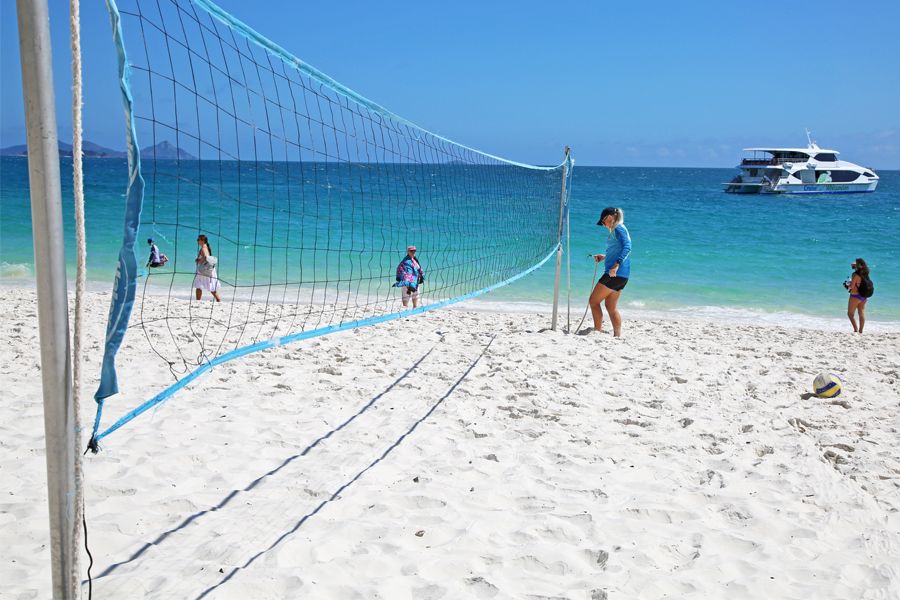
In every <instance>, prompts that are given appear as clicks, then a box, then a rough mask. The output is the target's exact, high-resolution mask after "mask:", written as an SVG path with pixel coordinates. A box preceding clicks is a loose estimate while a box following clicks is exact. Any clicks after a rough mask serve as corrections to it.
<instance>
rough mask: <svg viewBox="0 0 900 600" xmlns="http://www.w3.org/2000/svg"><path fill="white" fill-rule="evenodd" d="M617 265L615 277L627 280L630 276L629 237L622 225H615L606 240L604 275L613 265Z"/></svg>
mask: <svg viewBox="0 0 900 600" xmlns="http://www.w3.org/2000/svg"><path fill="white" fill-rule="evenodd" d="M616 263H619V270H618V271H616V277H624V278H626V279H627V278H628V276H629V275H631V235H630V234H629V233H628V230H627V229H626V228H625V226H624V225H616V228H615V229H613V230H612V231H611V232H610V233H609V236H608V237H607V238H606V261H605V262H604V264H603V267H604V269H605V271H604V273H609V270H610V269H612V268H613V265H615V264H616Z"/></svg>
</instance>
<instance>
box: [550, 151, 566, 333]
mask: <svg viewBox="0 0 900 600" xmlns="http://www.w3.org/2000/svg"><path fill="white" fill-rule="evenodd" d="M564 152H565V156H564V158H563V167H562V185H561V187H560V190H559V227H558V228H557V235H556V240H557V246H556V276H555V279H554V281H553V317H552V319H551V322H550V329H551V330H553V331H556V325H557V321H558V317H559V276H560V272H561V271H562V250H563V248H562V236H563V224H564V223H565V220H566V218H567V216H566V215H567V214H568V211H567V210H566V178H567V177H568V175H569V147H568V146H566V148H565V150H564Z"/></svg>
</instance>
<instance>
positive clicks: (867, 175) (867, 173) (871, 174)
mask: <svg viewBox="0 0 900 600" xmlns="http://www.w3.org/2000/svg"><path fill="white" fill-rule="evenodd" d="M863 175H865V176H866V177H875V175H874V173H869V172H868V171H866V172H865V173H863Z"/></svg>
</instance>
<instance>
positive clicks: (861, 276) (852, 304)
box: [844, 258, 873, 333]
mask: <svg viewBox="0 0 900 600" xmlns="http://www.w3.org/2000/svg"><path fill="white" fill-rule="evenodd" d="M850 266H851V267H853V276H852V277H850V282H849V285H848V284H847V283H845V284H844V287H846V288H847V291H848V292H850V298H849V299H848V300H847V317H848V318H849V319H850V324H851V325H853V331H854V332H855V333H862V332H863V327H865V325H866V301H867V300H868V299H869V296H871V295H872V291H873V290H870V289H868V288H869V287H870V286H872V281H871V280H870V279H869V265H867V264H866V261H864V260H863V259H861V258H857V259H856V262H854V263H853V264H852V265H850ZM857 314H858V315H859V326H857V324H856V315H857Z"/></svg>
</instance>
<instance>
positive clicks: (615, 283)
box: [588, 207, 631, 337]
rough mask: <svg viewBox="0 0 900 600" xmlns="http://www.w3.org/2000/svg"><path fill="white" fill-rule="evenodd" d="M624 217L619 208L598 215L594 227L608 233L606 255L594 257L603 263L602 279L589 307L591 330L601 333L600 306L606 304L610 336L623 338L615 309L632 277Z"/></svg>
mask: <svg viewBox="0 0 900 600" xmlns="http://www.w3.org/2000/svg"><path fill="white" fill-rule="evenodd" d="M624 221H625V213H623V212H622V209H621V208H613V207H609V208H604V209H603V212H602V213H600V220H599V221H597V225H603V226H604V227H606V228H607V229H609V235H608V236H607V237H606V254H595V255H594V260H595V261H597V262H600V261H601V260H605V262H604V265H603V266H604V269H603V277H601V278H600V281H598V282H597V285H596V286H594V291H593V292H591V298H590V300H589V301H588V303H589V304H590V306H591V315H593V317H594V330H596V331H601V330H602V327H603V310H602V309H601V308H600V303H601V302H603V303H605V304H606V312H607V313H609V320H610V322H612V328H613V335H614V336H615V337H619V336H621V335H622V315H620V314H619V309H618V308H617V305H618V303H619V296H621V295H622V290H623V289H624V288H625V285H626V284H627V283H628V277H629V275H631V258H630V257H631V235H629V233H628V229H626V228H625V225H624V224H623V222H624Z"/></svg>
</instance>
